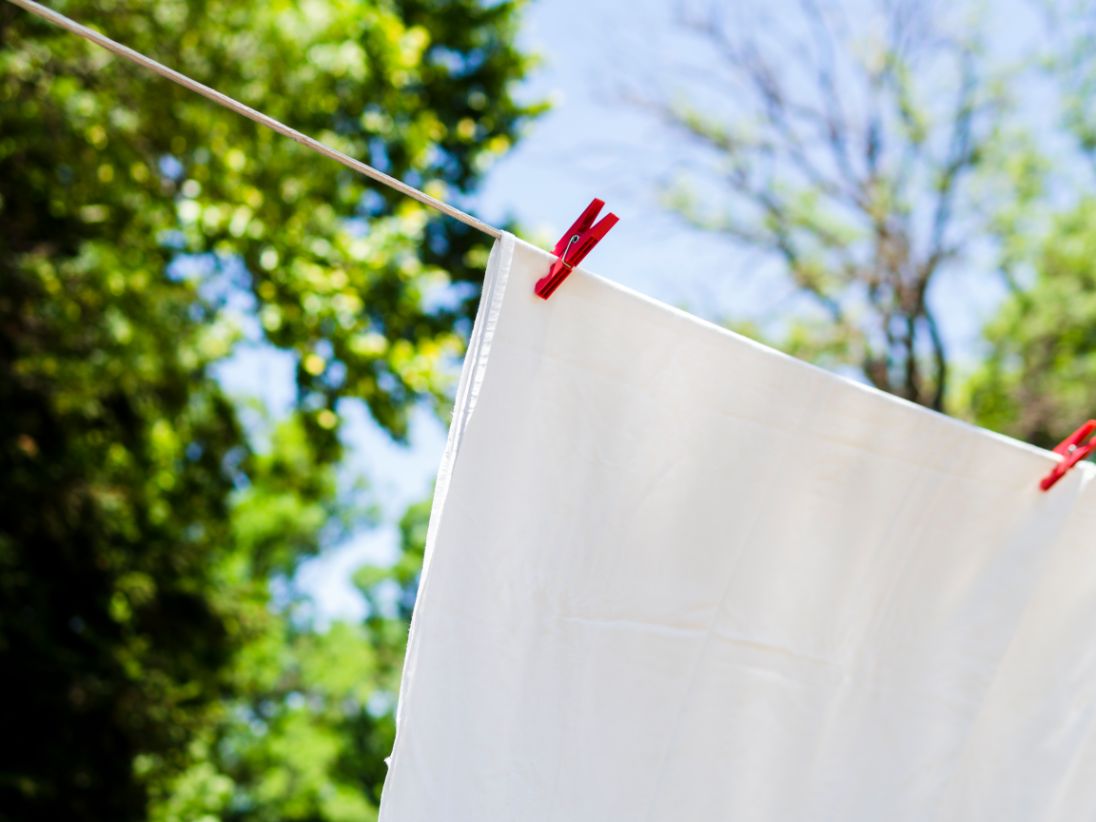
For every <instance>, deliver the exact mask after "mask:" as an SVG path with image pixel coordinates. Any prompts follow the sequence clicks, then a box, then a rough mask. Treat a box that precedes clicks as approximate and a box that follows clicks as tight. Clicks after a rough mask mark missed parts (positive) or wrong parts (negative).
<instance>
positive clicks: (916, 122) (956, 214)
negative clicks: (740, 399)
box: [631, 0, 1008, 409]
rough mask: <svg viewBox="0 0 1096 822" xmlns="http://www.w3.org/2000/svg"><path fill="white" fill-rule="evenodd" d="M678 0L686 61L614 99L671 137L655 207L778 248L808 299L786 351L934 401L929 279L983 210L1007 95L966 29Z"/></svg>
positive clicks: (891, 17)
mask: <svg viewBox="0 0 1096 822" xmlns="http://www.w3.org/2000/svg"><path fill="white" fill-rule="evenodd" d="M794 10H795V13H788V10H787V9H786V8H784V7H780V8H779V9H777V8H769V7H764V6H763V4H757V3H751V4H747V6H743V7H733V8H732V7H731V6H728V5H727V4H722V3H701V4H699V5H697V4H692V5H688V4H687V5H686V10H685V11H684V12H683V13H682V15H681V20H680V28H681V31H682V32H683V33H684V35H685V36H686V37H687V38H688V40H689V42H690V43H692V45H693V50H692V54H694V55H697V56H696V57H695V58H694V59H697V60H699V61H701V63H702V70H701V71H696V72H690V73H688V74H684V73H683V75H682V76H684V77H687V78H688V79H689V82H688V83H681V82H677V83H675V82H674V79H675V76H674V75H670V77H669V79H666V80H663V81H662V82H659V83H656V84H653V85H651V86H649V87H648V88H645V89H642V90H636V91H634V92H633V93H632V95H631V96H632V99H633V100H634V101H635V102H636V103H637V104H639V105H640V106H642V107H643V109H645V110H646V111H648V112H650V113H651V114H652V115H653V116H655V117H656V118H657V120H658V121H659V122H660V123H662V124H663V125H665V126H667V127H669V128H670V129H671V130H672V131H673V132H675V133H677V134H678V135H680V137H681V138H682V140H681V146H682V151H681V153H680V162H679V164H678V171H677V174H676V179H675V180H674V182H673V183H672V184H671V185H670V186H668V188H667V190H666V192H665V194H666V198H667V202H668V204H669V206H670V207H671V208H672V209H673V210H674V211H676V212H677V213H678V214H680V215H681V216H683V217H684V218H685V219H686V220H687V221H688V222H689V223H690V224H691V225H693V226H695V227H698V228H701V229H703V230H705V231H710V232H714V233H717V234H719V235H722V236H726V237H728V238H729V239H731V240H733V241H734V242H736V243H738V244H740V245H743V246H746V247H749V248H752V249H757V250H760V251H761V252H763V253H764V254H766V255H767V256H768V257H769V258H770V259H772V260H774V261H775V262H777V263H778V265H779V268H780V271H781V272H782V273H783V274H784V275H786V276H787V277H788V278H789V280H790V282H791V283H792V285H793V286H794V288H795V290H796V291H797V293H798V294H799V295H801V296H802V297H804V302H805V303H806V304H807V306H808V309H807V310H806V311H803V312H800V313H799V314H798V315H797V316H795V318H794V320H789V321H788V322H786V323H785V328H784V329H783V333H784V334H785V336H784V340H783V344H784V347H785V348H789V349H790V350H792V352H793V353H796V354H798V355H800V356H804V357H806V358H808V359H813V360H816V361H820V362H823V363H827V364H830V365H834V366H852V367H853V368H855V369H856V370H857V371H858V372H859V373H860V374H861V375H862V376H863V377H864V378H865V379H866V380H867V381H869V382H870V383H872V384H873V385H875V386H876V387H878V388H881V389H883V390H885V391H889V392H891V393H894V394H898V395H899V396H903V397H906V398H908V399H910V400H913V401H914V402H918V403H921V404H923V405H927V406H930V407H932V408H936V409H942V408H943V407H944V404H945V397H946V393H947V387H948V378H949V366H950V363H951V358H950V352H948V351H947V344H946V335H945V333H944V331H943V329H942V328H941V319H940V308H939V306H938V305H937V304H935V303H934V302H933V299H932V298H933V296H934V295H933V291H934V287H935V286H936V285H937V281H938V280H939V279H940V277H941V276H942V275H946V274H947V273H948V272H949V271H955V270H956V268H957V267H958V266H960V265H962V264H963V263H964V262H967V261H968V260H969V258H970V253H971V251H972V250H973V249H975V248H976V247H977V244H978V242H979V241H980V240H981V239H983V238H984V237H985V236H986V233H987V231H988V228H989V225H990V222H991V219H992V214H991V213H989V212H988V211H987V210H985V209H983V208H982V204H981V203H980V201H979V199H978V190H977V188H976V187H975V186H974V183H976V182H977V181H978V178H979V175H980V174H981V173H982V172H983V170H985V169H986V167H987V164H988V163H989V162H990V161H991V160H992V159H993V158H994V157H995V156H996V154H998V153H999V146H1000V144H1001V139H1002V134H1001V125H1002V117H1003V115H1004V113H1005V111H1006V109H1007V103H1008V99H1007V96H1006V94H1005V88H1004V86H1003V84H1002V81H1001V78H1000V77H999V76H997V74H996V73H995V71H994V70H993V69H992V67H991V65H990V63H989V62H988V61H987V60H986V54H985V52H986V45H985V43H984V42H983V41H982V39H981V35H980V33H979V32H980V29H979V28H977V27H967V25H966V23H967V22H968V21H966V20H965V19H963V18H962V17H961V16H959V14H960V13H959V12H958V11H957V10H955V9H952V10H951V12H950V14H949V13H947V10H946V9H945V7H944V6H943V5H942V4H936V3H922V2H920V1H919V0H909V2H906V0H898V1H897V2H879V3H875V2H866V3H853V2H849V3H819V2H815V0H800V1H799V2H797V3H795V4H794Z"/></svg>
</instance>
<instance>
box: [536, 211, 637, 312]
mask: <svg viewBox="0 0 1096 822" xmlns="http://www.w3.org/2000/svg"><path fill="white" fill-rule="evenodd" d="M604 205H605V203H604V201H602V200H599V199H597V198H594V200H593V201H592V202H591V203H590V205H588V206H586V210H585V211H583V212H582V214H580V215H579V218H578V219H577V220H575V222H574V223H573V224H572V226H571V227H570V228H569V229H567V232H566V233H565V234H564V235H563V236H562V237H560V238H559V242H558V243H556V247H555V248H553V249H552V253H553V254H554V255H556V261H555V262H554V263H552V267H551V268H549V269H548V273H547V274H546V275H545V276H543V277H541V278H540V279H539V280H537V284H536V287H535V288H534V289H533V291H534V292H535V293H536V295H537V296H538V297H541V298H542V299H545V300H547V299H548V298H549V297H551V296H552V294H553V293H554V292H555V290H556V289H557V288H559V286H560V283H562V282H563V281H564V280H566V279H567V277H569V276H570V274H571V272H572V271H573V270H574V268H575V266H577V265H578V264H579V263H580V262H582V258H583V257H585V256H586V255H587V254H589V253H590V250H591V249H592V248H593V247H594V246H595V245H597V244H598V243H599V242H601V238H602V237H604V236H605V235H606V234H608V233H609V229H610V228H612V227H613V226H615V225H616V224H617V222H618V221H619V219H620V218H619V217H617V215H615V214H613V213H612V212H610V213H608V214H606V215H605V216H604V217H602V218H601V222H599V223H597V225H595V224H594V220H596V219H597V215H598V213H599V212H600V211H601V208H602V206H604Z"/></svg>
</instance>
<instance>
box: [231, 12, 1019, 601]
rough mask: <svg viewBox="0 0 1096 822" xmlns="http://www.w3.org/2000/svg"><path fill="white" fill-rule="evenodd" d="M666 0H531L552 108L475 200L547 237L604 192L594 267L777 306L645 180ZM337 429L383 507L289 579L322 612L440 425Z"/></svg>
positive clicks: (426, 460) (652, 174)
mask: <svg viewBox="0 0 1096 822" xmlns="http://www.w3.org/2000/svg"><path fill="white" fill-rule="evenodd" d="M776 5H777V6H778V7H779V6H784V5H788V4H787V2H786V0H778V2H777V4H776ZM677 6H678V4H677V3H674V2H669V0H665V1H663V2H660V1H659V0H634V1H633V2H629V3H621V2H619V0H616V2H614V0H583V1H581V2H580V0H539V2H533V3H531V4H530V6H529V8H528V11H527V14H526V18H525V23H524V26H523V30H522V34H521V42H522V44H523V46H524V47H525V48H526V49H528V50H530V51H532V52H534V53H537V54H540V55H541V56H542V59H543V63H542V65H541V66H540V68H539V69H538V70H537V71H536V73H535V75H534V76H533V77H532V78H531V79H530V81H529V82H528V83H527V84H526V85H525V87H524V88H523V89H522V94H523V95H526V96H528V97H529V98H531V99H543V98H549V99H551V100H552V101H553V109H552V111H551V112H550V113H548V114H547V115H546V116H544V117H543V118H541V119H540V120H539V121H537V122H536V123H535V124H534V125H533V126H532V127H531V129H530V130H529V132H528V134H527V135H526V137H525V139H524V140H523V141H522V142H521V143H519V145H518V147H517V148H516V149H515V150H514V151H513V152H511V153H510V154H509V155H507V156H506V157H505V158H503V159H502V160H501V161H500V162H499V163H498V164H497V165H496V166H495V167H494V168H493V169H492V170H491V172H490V174H489V175H488V177H487V179H486V182H485V185H484V186H483V189H482V191H481V193H480V195H479V196H478V198H477V200H476V201H475V206H476V210H477V212H478V213H479V214H480V215H481V216H483V217H484V218H486V219H488V220H491V221H495V222H500V221H501V220H502V219H503V218H504V217H505V216H507V215H513V216H516V217H517V218H518V219H519V220H520V222H521V223H522V225H523V226H525V227H526V229H527V230H528V231H529V232H530V233H531V234H532V235H533V236H534V237H536V238H537V239H538V241H540V242H541V244H542V245H546V246H550V245H551V244H552V243H554V241H555V239H556V237H557V235H558V233H559V232H560V231H562V230H563V229H564V228H565V227H566V226H567V225H568V224H569V223H570V222H571V220H572V219H573V218H574V217H575V216H576V215H577V214H578V213H579V212H580V211H581V210H582V208H584V207H585V205H586V204H587V203H588V202H589V200H590V199H591V198H592V197H594V196H598V197H601V198H602V199H604V200H606V201H607V202H608V205H609V207H610V208H611V209H612V210H613V211H615V212H616V213H617V214H618V215H619V216H620V217H621V222H620V223H619V224H618V226H617V227H616V228H614V229H613V231H612V232H611V233H610V234H609V235H608V237H607V238H606V239H605V240H604V241H603V242H602V243H601V244H600V245H599V246H598V248H597V249H595V251H594V252H593V254H592V255H591V257H590V258H588V260H587V265H588V266H589V267H590V268H592V269H593V270H595V271H597V272H599V273H601V274H603V275H605V276H608V277H610V278H611V279H614V280H617V281H618V282H621V283H623V284H625V285H628V286H630V287H632V288H635V289H637V290H639V291H642V292H644V293H646V294H649V295H651V296H653V297H656V298H658V299H661V300H663V301H666V302H670V303H674V304H676V305H680V306H683V307H685V308H687V309H688V310H690V311H692V312H693V313H696V314H699V315H701V316H704V317H707V318H711V319H716V318H720V317H727V316H734V317H739V318H741V317H758V316H766V315H773V314H776V315H779V313H780V312H781V310H782V306H783V305H785V304H786V303H787V301H788V300H789V299H790V293H789V291H788V290H787V288H786V286H782V285H780V284H779V283H778V281H776V280H774V279H773V277H771V276H769V275H770V274H771V273H772V272H771V270H769V269H767V267H766V266H765V265H763V264H758V262H757V259H756V257H755V256H754V255H751V254H749V253H746V252H744V251H742V250H741V249H739V248H736V247H734V246H733V245H730V244H729V243H728V242H727V241H725V240H722V239H719V238H715V237H712V236H707V235H703V234H699V233H697V232H696V231H694V230H692V229H690V228H688V227H686V226H684V225H683V224H682V223H681V222H679V221H678V220H676V219H675V218H673V217H671V216H668V215H667V213H666V212H665V211H664V210H663V209H662V208H661V207H660V205H659V202H658V200H657V197H656V195H655V193H654V191H655V186H654V181H655V180H656V179H657V178H658V177H659V176H660V174H662V173H663V172H664V171H665V170H666V169H668V168H670V167H671V166H672V163H673V159H674V156H675V142H674V140H673V139H672V138H671V136H670V135H668V134H666V133H664V132H660V131H659V130H658V129H657V128H656V127H655V126H654V125H653V124H652V123H651V122H650V121H649V120H648V119H647V118H645V117H644V116H643V115H641V114H640V113H639V111H638V110H637V109H636V108H635V107H634V106H632V105H630V104H628V103H627V102H625V101H624V100H623V99H622V94H621V78H627V77H628V76H630V75H634V76H636V77H644V76H659V75H660V74H661V73H670V72H672V71H674V70H676V69H678V68H680V66H681V65H683V64H687V63H688V62H689V60H690V59H691V58H695V55H693V54H690V53H689V48H690V46H689V44H688V43H687V42H685V41H683V40H682V39H681V38H680V37H679V36H677V35H676V34H675V32H674V28H673V26H672V25H671V20H672V16H673V15H674V13H675V9H676V8H677ZM1002 8H1007V9H1008V10H1009V13H1008V14H998V15H996V17H995V20H996V25H997V26H998V28H999V29H1000V31H999V32H997V33H996V42H997V44H998V47H999V48H1000V49H1001V50H1002V52H1003V53H1004V54H1006V55H1008V54H1011V53H1015V52H1017V51H1019V49H1020V45H1019V44H1020V42H1021V41H1022V40H1023V36H1022V33H1023V32H1025V31H1027V32H1030V31H1031V30H1033V26H1032V18H1031V12H1030V7H1029V6H1026V5H1025V4H1023V3H1016V2H1011V0H1010V2H1008V3H1006V4H1005V6H1004V7H1002V6H998V11H1000V10H1001V9H1002ZM789 11H791V9H789ZM694 65H695V61H694ZM701 68H703V67H702V66H701ZM320 162H322V160H320ZM949 288H950V289H951V290H950V291H949V293H948V295H947V300H948V303H949V305H955V306H958V307H959V308H957V309H956V310H955V311H952V312H950V316H949V317H948V323H947V327H948V329H949V334H950V336H951V339H952V342H953V346H955V347H958V348H959V349H960V350H962V349H963V348H964V347H969V345H970V344H971V341H972V340H973V339H975V335H976V333H977V329H978V327H979V325H980V323H981V320H982V318H983V317H984V316H985V315H986V313H987V312H988V311H989V310H990V309H991V308H992V306H993V304H994V300H995V292H994V290H993V288H992V287H987V286H986V285H985V280H984V277H983V278H979V277H976V276H972V277H966V278H964V277H962V276H959V277H956V278H954V282H952V283H951V285H950V286H949ZM221 378H222V380H223V381H224V383H225V384H226V386H227V387H228V388H229V389H230V390H232V391H233V392H236V393H239V394H243V395H252V396H260V397H262V398H263V399H264V400H265V401H266V402H267V404H268V405H269V406H270V407H271V408H272V409H273V410H274V411H275V413H277V411H278V410H279V409H286V408H288V406H289V405H290V403H291V402H292V399H293V390H294V389H293V361H292V359H291V357H290V356H289V355H285V354H282V353H279V352H276V351H273V350H271V349H269V348H263V347H258V348H256V347H252V348H245V349H243V350H241V352H240V353H239V354H238V355H237V356H235V357H234V358H233V359H232V360H231V361H229V362H227V363H225V364H224V366H223V367H222V369H221ZM345 436H346V439H347V441H348V442H349V443H350V445H351V455H350V458H349V461H350V465H349V466H348V467H349V468H350V469H351V470H354V469H355V468H356V467H359V468H362V469H363V470H366V471H367V473H368V475H369V477H370V480H371V482H372V484H373V487H374V489H375V491H376V493H377V496H378V499H379V501H380V503H381V505H382V506H383V509H384V512H385V516H384V522H383V523H382V525H381V526H380V527H379V528H376V529H373V530H370V531H368V532H364V533H361V534H359V535H358V536H356V537H355V538H353V539H351V540H350V541H349V542H348V543H346V544H344V545H342V546H338V547H335V548H333V549H330V550H329V551H327V552H326V553H325V554H324V555H322V556H320V557H318V558H316V559H314V560H310V561H309V562H307V563H306V564H305V566H304V567H303V568H302V569H301V571H300V573H299V576H298V583H299V584H300V585H301V586H302V587H303V588H304V590H306V591H307V592H309V593H311V594H312V595H313V597H314V599H315V602H316V607H317V611H318V613H319V614H320V615H321V616H322V617H323V618H337V617H347V618H354V617H357V616H360V615H361V614H362V603H361V601H360V599H359V598H358V596H357V595H356V593H355V592H354V590H353V588H352V586H351V585H350V582H349V580H350V576H351V574H352V573H353V571H354V570H355V569H356V568H357V567H359V566H360V565H361V564H362V563H363V562H366V561H384V560H386V559H387V558H390V557H392V556H393V555H394V551H395V529H394V523H395V521H396V520H397V519H398V517H399V515H400V513H401V512H402V510H403V508H404V507H405V506H406V504H407V503H409V502H411V501H414V500H418V499H422V498H423V497H425V496H426V494H427V493H428V492H429V489H430V486H431V482H432V479H433V476H434V473H435V471H436V469H437V466H438V463H439V461H440V458H441V451H442V447H443V445H444V440H445V431H444V429H443V426H442V425H441V424H440V423H439V422H438V421H437V420H436V419H434V418H432V417H431V416H430V415H429V414H427V413H425V412H424V413H421V414H418V415H417V416H416V418H415V421H414V425H413V429H412V436H411V444H410V446H409V447H400V446H397V445H395V444H393V443H392V442H391V441H389V440H388V438H387V437H386V436H385V435H384V434H383V433H382V432H380V431H379V430H378V429H377V428H376V426H374V425H373V424H372V423H371V422H370V420H369V419H368V418H367V416H366V415H365V413H364V412H363V411H362V410H361V408H360V407H354V408H349V407H348V411H347V424H346V426H345Z"/></svg>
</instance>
